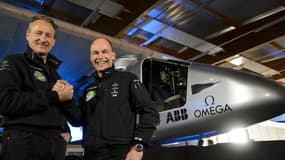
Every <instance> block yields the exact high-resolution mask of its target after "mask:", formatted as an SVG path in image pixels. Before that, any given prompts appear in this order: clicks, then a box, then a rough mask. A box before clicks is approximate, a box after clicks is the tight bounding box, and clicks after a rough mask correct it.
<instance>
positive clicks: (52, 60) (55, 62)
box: [25, 46, 62, 68]
mask: <svg viewBox="0 0 285 160" xmlns="http://www.w3.org/2000/svg"><path fill="white" fill-rule="evenodd" d="M25 56H26V57H27V58H28V59H29V60H30V61H32V62H34V63H36V64H38V65H44V63H43V59H42V58H41V57H39V56H38V55H37V54H35V53H34V52H33V50H32V49H31V48H30V47H29V46H28V48H27V50H26V52H25ZM61 63H62V61H60V60H59V59H57V58H56V57H55V56H53V55H52V54H50V53H49V54H48V57H47V64H48V65H52V66H54V67H56V68H58V67H59V65H60V64H61Z"/></svg>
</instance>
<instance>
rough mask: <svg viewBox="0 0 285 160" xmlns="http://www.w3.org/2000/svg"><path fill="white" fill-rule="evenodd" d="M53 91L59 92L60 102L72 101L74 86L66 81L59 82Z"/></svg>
mask: <svg viewBox="0 0 285 160" xmlns="http://www.w3.org/2000/svg"><path fill="white" fill-rule="evenodd" d="M52 91H56V92H57V95H58V97H59V101H60V102H64V101H68V100H71V99H72V97H73V86H72V85H70V84H69V83H68V82H67V81H64V80H57V81H56V83H55V84H54V85H53V87H52Z"/></svg>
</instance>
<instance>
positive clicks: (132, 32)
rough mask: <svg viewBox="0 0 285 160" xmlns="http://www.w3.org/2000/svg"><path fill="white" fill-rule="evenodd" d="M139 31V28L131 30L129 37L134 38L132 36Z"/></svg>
mask: <svg viewBox="0 0 285 160" xmlns="http://www.w3.org/2000/svg"><path fill="white" fill-rule="evenodd" d="M137 31H138V29H137V28H131V29H130V30H129V31H128V33H127V35H128V36H132V35H134V34H135V33H136V32H137Z"/></svg>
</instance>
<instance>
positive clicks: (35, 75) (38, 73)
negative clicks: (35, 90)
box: [34, 71, 47, 82]
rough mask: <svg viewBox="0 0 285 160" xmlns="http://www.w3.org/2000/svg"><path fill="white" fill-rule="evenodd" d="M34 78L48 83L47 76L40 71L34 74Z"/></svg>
mask: <svg viewBox="0 0 285 160" xmlns="http://www.w3.org/2000/svg"><path fill="white" fill-rule="evenodd" d="M34 77H35V79H37V80H40V81H42V82H46V81H47V78H46V76H45V75H44V74H43V73H42V72H39V71H35V72H34Z"/></svg>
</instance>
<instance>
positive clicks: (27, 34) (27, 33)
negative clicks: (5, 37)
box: [26, 32, 31, 40]
mask: <svg viewBox="0 0 285 160" xmlns="http://www.w3.org/2000/svg"><path fill="white" fill-rule="evenodd" d="M30 35H31V33H30V32H26V40H28V39H29V37H30Z"/></svg>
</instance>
